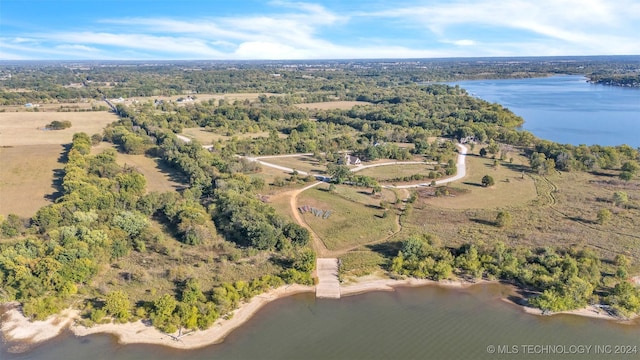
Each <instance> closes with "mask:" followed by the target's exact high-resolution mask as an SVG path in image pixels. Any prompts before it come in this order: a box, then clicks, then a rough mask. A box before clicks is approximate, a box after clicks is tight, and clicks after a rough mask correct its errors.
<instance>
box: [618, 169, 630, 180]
mask: <svg viewBox="0 0 640 360" xmlns="http://www.w3.org/2000/svg"><path fill="white" fill-rule="evenodd" d="M618 177H619V178H620V180H624V181H631V179H633V173H632V172H630V171H623V172H621V173H620V175H618Z"/></svg>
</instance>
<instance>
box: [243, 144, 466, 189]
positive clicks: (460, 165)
mask: <svg viewBox="0 0 640 360" xmlns="http://www.w3.org/2000/svg"><path fill="white" fill-rule="evenodd" d="M456 146H457V147H458V149H459V150H460V151H459V153H458V158H457V162H456V167H457V170H458V171H457V173H456V175H454V176H452V177H449V178H446V179H442V180H438V181H436V185H442V184H446V183H450V182H453V181H457V180H460V179H462V178H464V177H465V176H467V167H466V160H465V159H466V156H467V151H468V150H467V147H466V146H464V145H461V144H457V145H456ZM311 155H313V154H311V153H302V154H287V155H272V156H258V157H248V156H245V157H244V158H245V159H247V160H250V161H255V162H257V163H259V164H260V165H264V166H266V167H270V168H273V169H278V170H282V171H285V172H289V173H292V172H293V171H294V169H292V168H288V167H286V166H280V165H276V164H272V163H269V162H268V161H264V160H265V159H274V158H286V157H298V156H311ZM422 164H424V165H433V164H435V163H433V162H424V161H390V162H385V163H379V164H371V165H359V166H356V167H354V168H352V169H351V171H352V172H358V171H362V170H364V169H369V168H373V167H378V166H389V165H422ZM296 171H297V172H298V174H300V175H304V176H308V175H309V173H308V172H306V171H300V170H296ZM314 176H315V177H316V179H318V180H320V181H325V182H326V181H329V180H330V179H331V178H330V177H328V176H323V175H314ZM315 185H317V184H314V185H313V186H315ZM424 186H431V182H428V183H419V184H408V185H397V186H396V185H385V186H383V187H384V188H387V189H411V188H417V187H424Z"/></svg>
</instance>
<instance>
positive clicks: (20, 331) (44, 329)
mask: <svg viewBox="0 0 640 360" xmlns="http://www.w3.org/2000/svg"><path fill="white" fill-rule="evenodd" d="M497 283H499V282H498V281H488V280H479V281H477V282H468V281H463V280H446V281H434V280H427V279H416V278H409V279H404V280H394V279H385V278H373V277H365V278H358V279H356V280H355V281H354V282H351V283H348V284H346V285H341V286H340V294H341V296H354V295H358V294H363V293H368V292H375V291H395V289H396V288H400V287H420V286H439V287H444V288H450V289H464V288H468V287H471V286H475V285H483V284H497ZM314 291H315V287H314V286H304V285H288V286H282V287H279V288H277V289H273V290H270V291H268V292H266V293H263V294H260V295H257V296H254V297H253V298H252V299H251V300H250V301H248V302H246V303H243V304H241V305H240V306H239V307H238V309H236V310H234V311H233V312H232V315H231V316H229V317H223V318H220V319H218V320H217V321H216V322H215V323H214V324H213V326H211V327H210V328H209V329H207V330H198V331H190V330H185V331H184V332H183V334H182V336H180V337H178V336H177V335H176V334H166V333H163V332H161V331H159V330H158V329H156V328H154V327H153V326H152V325H150V324H149V323H146V322H143V321H141V320H139V321H136V322H133V323H126V324H115V323H109V324H99V325H95V326H92V327H85V326H82V325H78V324H76V323H75V321H76V320H78V319H79V318H80V311H79V310H73V309H66V310H64V311H62V312H61V313H60V314H58V315H53V316H51V317H49V318H48V319H46V320H44V321H33V322H31V321H29V320H28V319H27V318H26V317H25V316H24V315H23V314H22V312H21V311H20V307H19V305H18V304H17V303H15V302H14V303H8V304H3V308H4V309H5V311H4V312H3V313H2V314H1V316H0V320H1V325H0V331H2V336H3V338H4V340H5V341H6V343H7V344H8V345H9V347H8V351H9V352H12V353H22V352H26V351H29V350H30V349H31V347H32V346H33V345H36V344H39V343H42V342H45V341H48V340H50V339H53V338H55V337H57V336H58V335H60V334H61V333H62V332H63V331H64V330H65V329H69V330H70V331H71V332H72V333H73V334H74V335H75V336H87V335H93V334H110V335H113V336H115V337H116V338H117V341H118V343H119V344H150V345H161V346H166V347H171V348H175V349H185V350H188V349H198V348H202V347H206V346H209V345H213V344H218V343H221V342H222V341H224V339H225V337H227V336H228V335H229V334H230V333H231V332H232V331H233V330H235V329H236V328H238V327H240V326H241V325H243V324H244V323H245V322H247V321H248V320H249V319H250V318H251V317H252V316H253V315H254V314H255V313H257V312H258V311H259V310H260V309H261V308H262V307H263V306H264V305H266V304H268V303H270V302H272V301H275V300H278V299H281V298H284V297H288V296H291V295H295V294H301V293H310V292H314ZM502 300H503V301H505V302H507V303H510V304H513V305H517V306H520V307H522V309H523V311H524V312H526V313H527V314H532V315H554V314H556V313H553V314H544V313H543V312H542V311H541V310H539V309H534V308H531V307H527V306H523V305H522V304H518V303H516V302H514V301H512V300H509V299H504V298H503V299H502ZM338 301H339V300H338ZM557 314H568V315H577V316H585V317H590V318H596V319H603V320H613V321H617V322H622V323H624V322H627V320H625V319H621V318H619V317H616V316H613V315H611V314H608V313H606V312H603V311H601V309H598V308H596V307H595V306H588V307H586V308H583V309H576V310H572V311H565V312H560V313H557ZM629 320H631V319H629Z"/></svg>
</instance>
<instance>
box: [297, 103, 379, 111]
mask: <svg viewBox="0 0 640 360" xmlns="http://www.w3.org/2000/svg"><path fill="white" fill-rule="evenodd" d="M356 105H372V104H371V103H369V102H366V101H326V102H316V103H306V104H296V106H297V107H299V108H301V109H318V110H330V109H339V110H349V109H351V108H352V107H354V106H356Z"/></svg>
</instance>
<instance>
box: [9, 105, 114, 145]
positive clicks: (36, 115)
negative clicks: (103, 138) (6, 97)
mask: <svg viewBox="0 0 640 360" xmlns="http://www.w3.org/2000/svg"><path fill="white" fill-rule="evenodd" d="M54 120H58V121H64V120H68V121H71V124H72V126H71V127H70V128H68V129H65V130H41V129H42V128H44V127H45V125H47V124H49V123H50V122H52V121H54ZM117 120H118V118H117V116H116V115H115V114H112V113H109V112H107V111H92V112H17V113H16V112H14V113H9V112H4V113H0V146H20V145H44V144H51V145H53V144H68V143H70V142H71V139H72V138H73V134H75V133H77V132H85V133H87V134H88V135H89V136H91V135H93V134H95V133H101V132H102V129H103V128H104V127H105V126H106V125H107V124H110V123H112V122H114V121H117Z"/></svg>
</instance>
